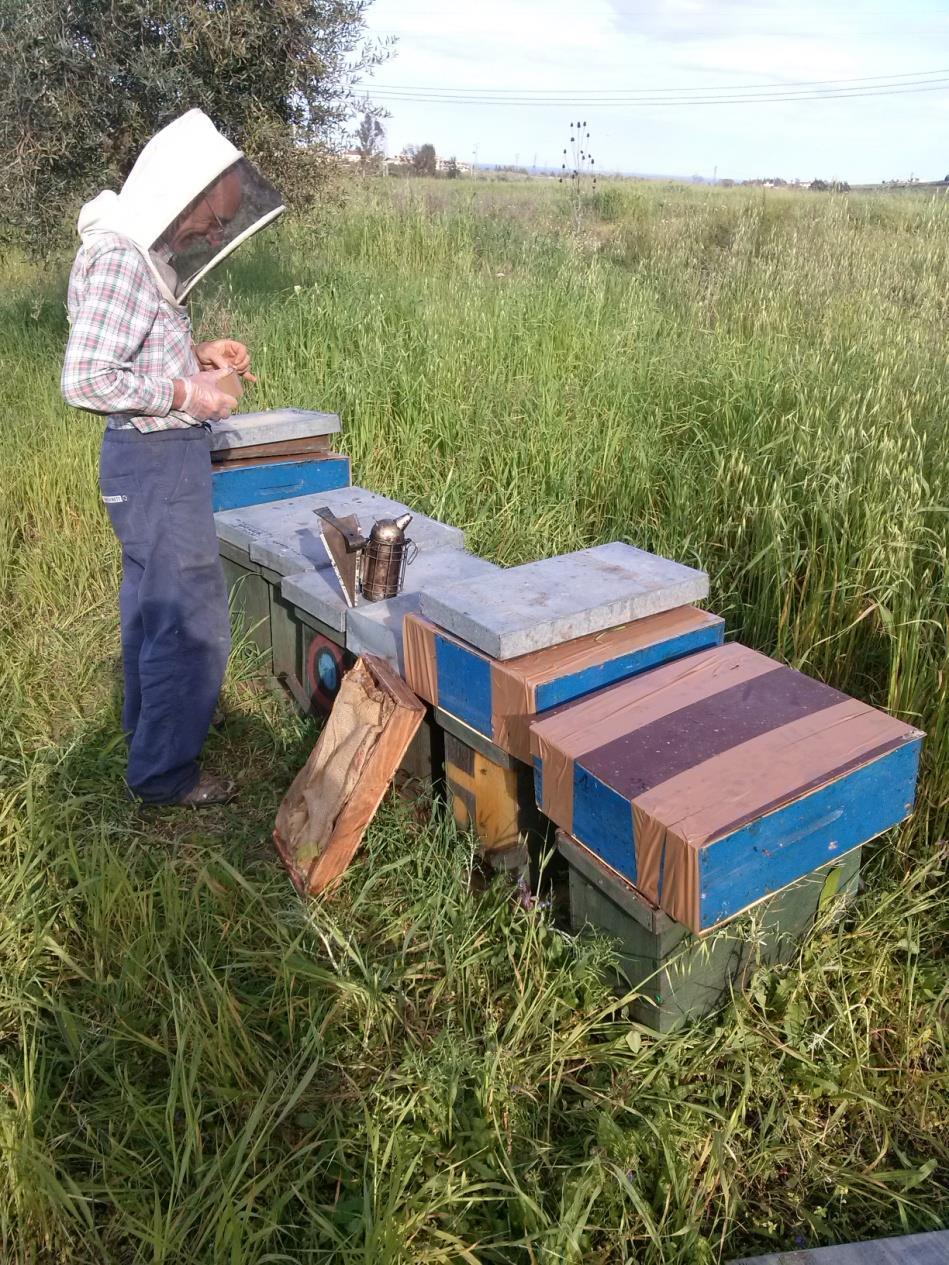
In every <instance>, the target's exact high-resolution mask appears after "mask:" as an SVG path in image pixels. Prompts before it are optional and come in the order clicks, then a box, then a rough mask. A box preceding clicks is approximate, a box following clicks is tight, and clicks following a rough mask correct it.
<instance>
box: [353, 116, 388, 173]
mask: <svg viewBox="0 0 949 1265" xmlns="http://www.w3.org/2000/svg"><path fill="white" fill-rule="evenodd" d="M384 146H385V131H384V130H383V127H382V124H381V123H380V121H379V119H378V118H377V116H376V115H375V114H372V113H371V112H370V111H368V110H367V111H366V113H365V114H364V115H363V116H362V118H361V119H360V121H359V126H358V127H357V128H356V148H357V149H358V150H359V161H360V164H361V165H362V166H364V167H367V166H369V165H370V163H373V162H374V161H377V160H378V159H379V158H381V157H383V156H384V153H385V148H384Z"/></svg>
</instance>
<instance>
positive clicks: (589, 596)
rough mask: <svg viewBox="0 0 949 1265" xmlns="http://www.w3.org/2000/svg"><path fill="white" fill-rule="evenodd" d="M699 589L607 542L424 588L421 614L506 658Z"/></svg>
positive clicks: (651, 558)
mask: <svg viewBox="0 0 949 1265" xmlns="http://www.w3.org/2000/svg"><path fill="white" fill-rule="evenodd" d="M251 556H252V557H253V553H252V554H251ZM707 596H708V576H707V575H706V574H705V572H704V571H697V570H695V569H694V568H693V567H686V566H683V565H682V563H679V562H672V561H670V560H669V559H668V558H660V557H658V556H657V555H656V554H652V553H646V551H645V550H643V549H636V548H635V547H634V546H633V545H626V544H622V543H620V542H618V541H614V542H613V543H612V544H608V545H597V546H595V547H594V548H592V549H581V550H580V551H579V552H577V553H569V554H563V555H561V556H560V557H558V558H546V559H544V560H543V561H542V562H529V563H527V564H526V565H524V566H520V567H509V568H508V569H507V570H505V571H504V572H503V574H502V575H500V576H491V577H490V578H486V579H484V580H481V581H476V582H475V583H473V584H467V583H465V584H459V585H454V586H451V587H449V588H445V589H442V590H441V591H440V592H438V593H426V594H424V596H423V598H422V614H423V615H425V616H427V617H428V618H429V619H431V620H433V621H434V622H435V623H436V624H440V625H441V626H442V627H443V628H446V629H447V630H448V631H449V632H452V633H454V634H455V635H456V636H458V637H461V638H462V639H463V640H464V641H467V642H469V643H470V644H471V645H473V646H476V647H477V648H478V649H479V650H483V651H484V652H485V654H488V655H490V656H491V657H492V658H494V659H512V658H514V656H515V655H520V654H528V653H529V652H530V651H532V650H542V649H544V648H545V647H546V646H555V645H558V644H559V643H560V642H562V641H572V640H573V639H574V638H576V637H583V636H585V635H586V634H587V633H596V632H602V631H603V630H604V629H606V628H613V627H615V626H616V625H617V624H625V623H629V622H630V621H631V620H634V619H641V618H643V616H645V615H655V614H657V613H658V612H660V611H666V610H671V609H673V608H674V607H676V606H685V605H687V604H688V603H690V602H700V601H702V599H703V598H705V597H707Z"/></svg>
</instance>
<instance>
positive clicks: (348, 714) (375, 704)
mask: <svg viewBox="0 0 949 1265" xmlns="http://www.w3.org/2000/svg"><path fill="white" fill-rule="evenodd" d="M424 714H425V708H424V707H423V706H422V704H421V703H420V702H419V701H418V699H417V698H416V697H415V695H414V694H412V692H411V691H410V690H409V689H408V688H407V687H406V685H405V684H404V682H403V681H402V680H401V679H400V678H399V677H398V676H397V675H396V674H395V672H393V670H392V669H391V668H390V667H389V666H388V664H386V663H384V662H383V661H382V660H381V659H376V658H373V657H372V656H371V655H366V656H365V657H363V658H360V659H357V661H356V663H355V665H354V666H353V668H352V669H351V670H350V671H349V672H348V673H347V674H346V676H345V677H344V678H343V683H342V685H341V686H340V690H339V693H338V694H337V696H336V701H335V702H334V704H333V710H332V712H331V713H330V717H329V720H328V721H327V723H326V725H325V726H324V728H323V731H322V732H321V734H320V736H319V738H318V740H317V743H316V746H315V747H314V748H313V750H312V752H311V753H310V756H309V759H308V760H307V762H306V764H305V765H304V766H303V768H302V769H301V770H300V772H299V773H298V774H297V776H296V777H295V778H294V780H293V783H292V784H291V786H290V789H289V790H288V791H287V794H286V796H285V797H284V800H283V803H282V804H281V805H280V808H279V810H278V812H277V821H276V829H275V830H274V835H273V838H274V843H275V845H276V848H277V851H278V852H279V853H280V856H281V857H282V859H283V861H284V864H285V865H286V866H287V869H288V870H289V871H290V877H291V878H292V880H293V882H294V884H295V886H296V887H297V888H298V889H299V890H300V891H301V892H303V893H308V894H313V893H316V892H321V891H323V890H324V889H325V888H327V887H328V886H329V885H330V884H331V883H333V882H334V880H335V879H337V878H338V877H339V876H340V875H341V874H342V873H343V871H344V870H345V869H346V867H347V866H348V865H349V863H350V861H351V860H352V858H353V856H354V855H355V853H356V849H357V848H358V847H359V844H360V841H361V840H362V837H363V834H364V832H365V830H366V827H367V826H368V825H369V822H370V821H371V820H372V818H373V817H374V815H375V812H376V809H377V808H378V807H379V804H380V803H381V801H382V797H383V795H384V794H385V793H386V790H387V789H388V787H389V785H390V783H391V781H392V778H393V776H394V775H395V771H396V769H397V768H398V766H399V762H400V761H401V759H402V757H403V756H404V754H405V752H406V750H407V749H408V746H409V743H410V742H411V741H412V738H413V737H414V736H415V733H416V730H417V729H418V727H419V725H420V724H421V723H422V718H423V716H424Z"/></svg>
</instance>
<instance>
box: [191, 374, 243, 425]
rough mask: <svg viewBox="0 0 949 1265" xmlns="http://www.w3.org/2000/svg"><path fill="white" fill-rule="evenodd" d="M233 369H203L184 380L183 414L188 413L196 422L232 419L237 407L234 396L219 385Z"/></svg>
mask: <svg viewBox="0 0 949 1265" xmlns="http://www.w3.org/2000/svg"><path fill="white" fill-rule="evenodd" d="M232 372H233V371H232V370H231V369H203V370H202V371H201V373H194V374H192V375H191V377H190V378H182V379H181V380H182V382H183V383H184V384H185V398H184V400H183V402H182V405H181V408H180V409H179V410H178V411H179V412H181V413H187V414H188V416H189V417H193V418H194V419H195V421H196V422H220V421H222V420H223V419H224V418H225V417H230V415H231V414H232V413H233V412H234V409H235V408H236V407H237V401H236V400H235V399H234V397H233V395H228V393H227V392H226V391H222V390H221V388H220V387H219V386H218V385H217V384H218V382H219V381H220V380H221V378H226V377H228V376H229V375H230V374H231V373H232Z"/></svg>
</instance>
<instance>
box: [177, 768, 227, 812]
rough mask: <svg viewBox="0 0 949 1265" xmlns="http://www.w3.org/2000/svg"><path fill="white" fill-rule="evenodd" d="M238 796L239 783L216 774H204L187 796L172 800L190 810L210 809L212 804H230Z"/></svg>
mask: <svg viewBox="0 0 949 1265" xmlns="http://www.w3.org/2000/svg"><path fill="white" fill-rule="evenodd" d="M236 794H237V783H236V782H232V781H231V780H230V778H226V777H218V776H217V774H216V773H202V774H201V776H200V777H199V778H198V782H197V785H196V786H194V787H193V788H192V789H191V790H190V791H188V793H187V795H182V796H181V798H180V799H175V800H172V801H171V802H172V803H173V804H184V805H185V806H187V807H189V808H209V807H210V806H211V805H212V804H229V803H230V802H231V800H232V799H233V798H234V796H235V795H236Z"/></svg>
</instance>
